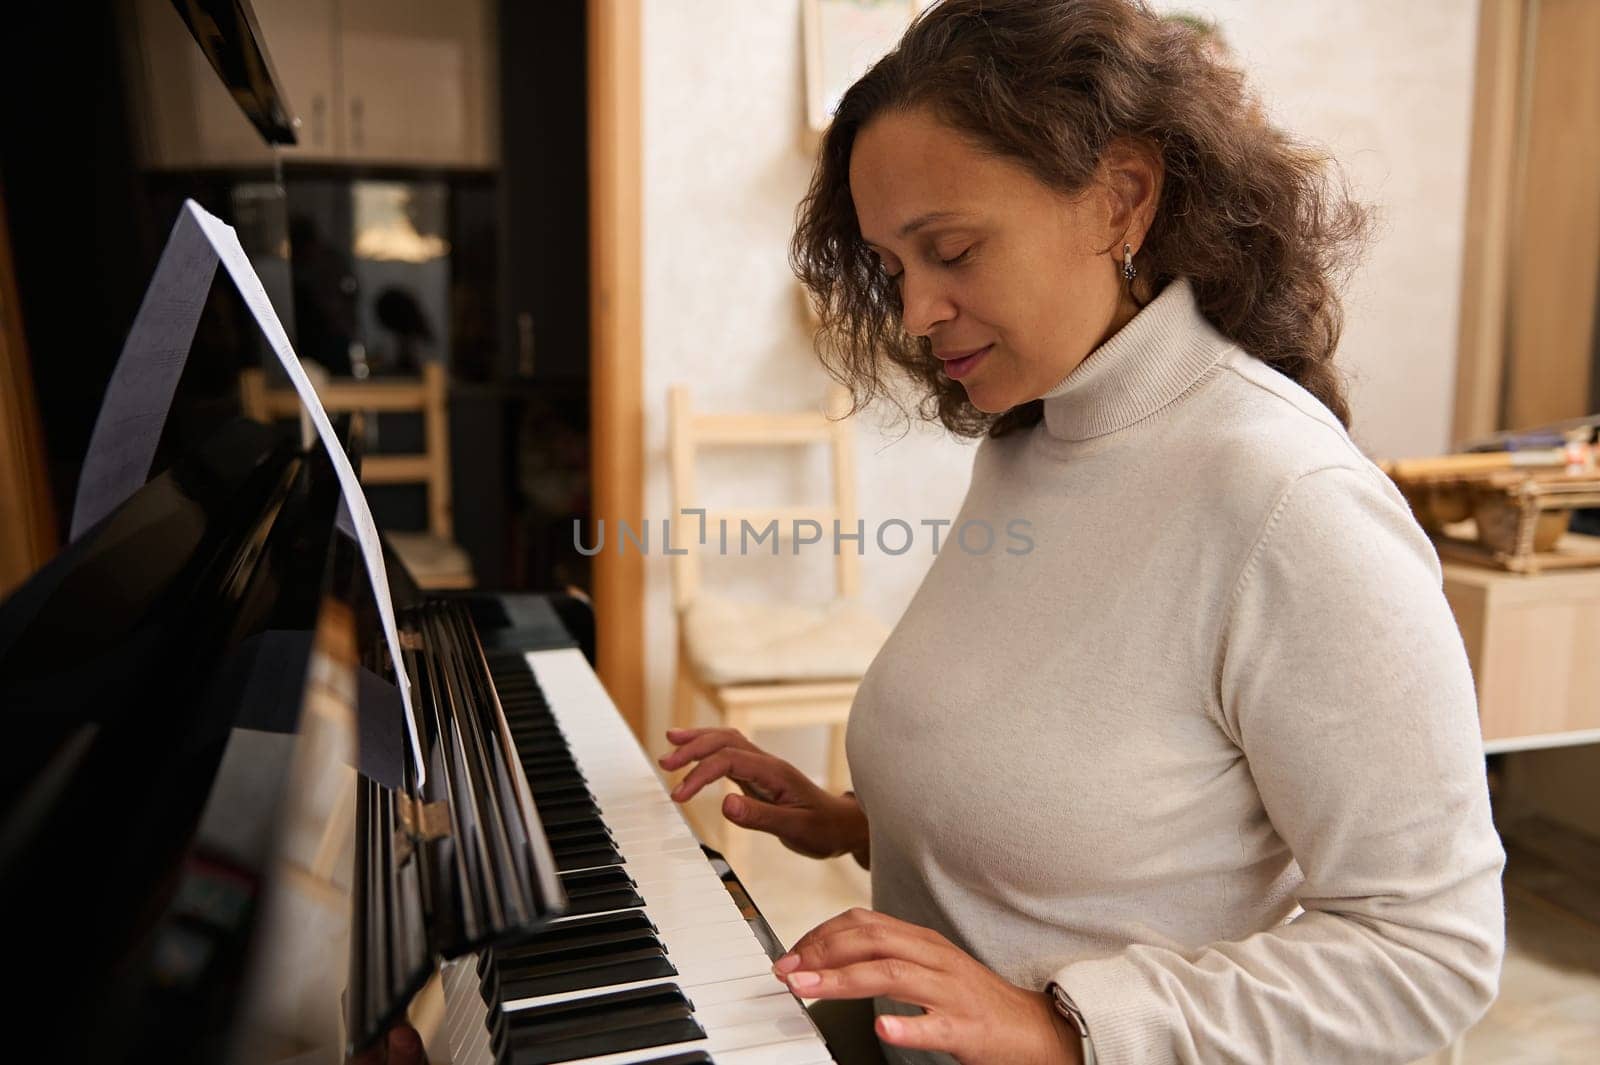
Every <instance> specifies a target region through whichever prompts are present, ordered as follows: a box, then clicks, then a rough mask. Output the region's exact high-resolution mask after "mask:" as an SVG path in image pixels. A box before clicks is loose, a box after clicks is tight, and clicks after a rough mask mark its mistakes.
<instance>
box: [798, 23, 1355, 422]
mask: <svg viewBox="0 0 1600 1065" xmlns="http://www.w3.org/2000/svg"><path fill="white" fill-rule="evenodd" d="M914 108H927V109H929V110H930V111H931V112H932V113H933V114H934V115H936V116H937V117H938V118H939V119H940V120H941V121H942V122H944V123H945V124H947V125H948V126H950V127H951V128H952V129H954V130H956V131H958V132H960V133H962V134H965V135H966V136H968V137H969V138H971V139H972V140H973V141H974V142H976V143H977V144H978V145H980V146H982V147H983V148H984V149H985V150H987V151H992V152H995V153H997V154H999V155H1000V156H1002V157H1005V158H1009V159H1012V160H1015V161H1017V162H1019V163H1020V164H1022V165H1023V166H1025V167H1026V168H1027V169H1028V170H1029V172H1030V173H1032V174H1033V175H1034V176H1035V177H1036V178H1038V179H1039V180H1040V181H1042V182H1044V183H1045V184H1047V185H1049V186H1050V187H1052V188H1055V189H1057V190H1060V191H1062V192H1064V193H1067V194H1076V193H1078V192H1080V191H1082V190H1083V189H1084V188H1086V187H1087V186H1088V184H1089V183H1090V182H1091V181H1092V180H1094V177H1095V174H1096V168H1097V165H1098V163H1099V161H1100V158H1101V154H1102V152H1104V151H1105V149H1106V148H1107V147H1108V146H1109V145H1110V144H1111V143H1112V142H1113V141H1114V140H1117V139H1120V138H1132V139H1136V140H1140V141H1143V142H1144V143H1146V144H1148V145H1150V146H1152V147H1153V148H1154V150H1155V151H1156V152H1158V153H1159V157H1160V159H1161V162H1162V164H1163V166H1164V168H1165V177H1164V180H1163V182H1162V186H1161V194H1160V199H1159V201H1158V203H1157V206H1156V211H1155V217H1154V220H1153V221H1152V223H1151V227H1150V231H1149V233H1148V234H1147V236H1146V238H1145V242H1144V245H1143V247H1141V248H1140V250H1139V253H1138V257H1137V259H1136V265H1137V267H1138V271H1139V276H1140V286H1139V289H1140V290H1142V291H1140V290H1136V295H1137V296H1141V297H1142V300H1143V301H1147V300H1148V299H1149V298H1152V297H1153V296H1154V294H1155V293H1158V292H1159V291H1160V290H1161V289H1162V288H1163V287H1165V285H1166V283H1167V282H1168V281H1170V280H1172V279H1173V278H1177V277H1187V278H1189V279H1190V281H1191V283H1192V285H1193V288H1194V293H1195V297H1196V299H1197V301H1198V303H1199V307H1200V311H1201V313H1202V314H1204V315H1205V317H1206V318H1207V320H1209V321H1210V322H1211V324H1212V325H1213V326H1215V327H1216V328H1217V330H1218V331H1219V332H1220V333H1222V334H1223V335H1224V336H1226V337H1227V338H1228V339H1229V340H1231V341H1233V342H1234V343H1235V344H1237V345H1238V346H1239V347H1240V348H1241V349H1243V350H1244V351H1247V352H1249V353H1250V354H1252V355H1254V356H1255V357H1256V358H1258V359H1260V360H1261V361H1263V362H1265V363H1267V364H1268V365H1269V366H1271V367H1273V368H1274V369H1276V370H1278V371H1279V372H1281V373H1283V374H1284V375H1285V376H1287V377H1289V378H1291V379H1292V380H1294V381H1297V382H1298V383H1299V384H1300V385H1301V386H1302V387H1304V388H1305V389H1306V390H1307V391H1309V392H1310V393H1311V394H1312V395H1314V396H1316V397H1317V399H1319V400H1321V401H1322V403H1323V404H1324V405H1326V406H1327V408H1328V409H1329V410H1330V411H1332V412H1333V413H1334V415H1336V416H1337V417H1338V419H1339V421H1340V422H1341V423H1343V424H1344V425H1346V426H1348V425H1349V423H1350V411H1349V404H1348V402H1347V401H1346V398H1345V390H1344V382H1343V379H1342V377H1341V375H1340V374H1339V373H1338V371H1337V370H1336V369H1335V367H1334V365H1333V353H1334V347H1335V345H1336V344H1337V342H1338V339H1339V331H1340V327H1341V323H1342V313H1341V309H1340V305H1339V296H1338V287H1339V283H1340V282H1341V281H1342V280H1343V276H1344V273H1345V271H1346V269H1347V268H1348V267H1349V266H1351V265H1352V264H1353V263H1354V261H1355V259H1356V256H1357V253H1358V251H1359V249H1360V247H1361V246H1362V244H1363V242H1364V238H1365V236H1366V234H1367V230H1368V222H1369V215H1368V210H1367V208H1366V207H1364V206H1363V205H1361V204H1358V203H1356V202H1354V201H1352V200H1351V198H1350V197H1349V195H1348V193H1347V190H1346V188H1345V186H1344V183H1343V181H1342V180H1339V178H1338V172H1337V170H1336V168H1334V167H1333V166H1332V165H1331V161H1330V159H1329V158H1328V157H1327V156H1326V155H1325V154H1323V153H1321V152H1318V151H1315V150H1312V149H1310V148H1308V147H1306V146H1305V145H1303V144H1300V143H1297V142H1296V141H1294V140H1293V139H1291V138H1290V137H1289V136H1287V135H1286V134H1285V133H1284V132H1283V131H1281V130H1279V129H1277V128H1275V127H1273V126H1272V125H1271V124H1270V123H1268V122H1267V121H1266V120H1265V118H1264V117H1263V116H1262V114H1261V111H1260V108H1259V107H1258V106H1257V104H1256V102H1255V100H1254V99H1253V98H1252V97H1251V96H1250V95H1249V94H1248V92H1247V90H1246V87H1245V83H1244V78H1243V77H1242V75H1241V74H1240V73H1239V72H1238V71H1236V70H1233V69H1231V68H1230V67H1228V66H1226V65H1224V64H1222V63H1219V62H1218V61H1217V60H1216V59H1214V58H1213V57H1212V54H1211V53H1209V52H1208V50H1207V48H1206V46H1205V42H1204V41H1203V40H1202V36H1201V34H1199V33H1198V32H1197V31H1196V30H1195V29H1194V28H1193V27H1192V26H1190V25H1187V24H1186V23H1184V22H1183V21H1182V20H1177V19H1171V18H1162V17H1161V16H1159V15H1157V14H1155V13H1154V12H1153V11H1151V10H1150V8H1149V7H1147V6H1146V5H1145V4H1144V3H1143V2H1142V0H944V2H943V3H940V4H939V5H937V6H936V7H933V8H930V9H929V10H928V11H926V12H924V13H923V14H922V16H921V17H919V18H918V19H917V21H916V22H915V23H913V25H912V26H911V28H910V29H909V30H907V31H906V34H905V36H904V37H903V38H901V40H900V43H899V45H898V46H897V47H896V48H895V50H894V51H893V52H891V53H889V54H888V55H887V56H885V57H884V58H883V59H881V60H880V61H879V62H878V63H877V64H876V65H875V66H873V67H872V69H871V70H869V71H868V72H867V73H866V74H865V75H863V76H862V77H861V79H860V80H859V81H857V82H856V83H855V85H853V86H852V87H851V88H850V90H849V91H848V92H847V93H845V95H844V98H843V99H842V100H841V101H840V104H839V108H838V110H837V112H836V113H835V114H834V117H833V121H832V124H831V125H830V126H829V127H828V131H827V133H826V134H825V135H824V137H823V140H822V146H821V153H820V157H819V159H818V161H817V166H816V169H815V171H814V173H813V174H812V178H811V186H810V189H809V190H808V192H807V193H806V196H805V199H804V200H802V201H801V203H800V206H799V209H798V212H797V220H796V227H795V232H794V237H793V240H792V243H791V245H790V263H791V265H792V266H793V268H794V271H795V274H796V275H797V276H798V277H799V278H800V280H801V281H802V282H803V283H804V284H805V286H806V288H807V289H808V290H809V292H810V294H811V297H812V302H813V304H814V306H815V307H816V308H817V311H818V313H819V314H820V316H821V319H822V327H821V329H820V330H819V331H818V334H817V339H818V354H819V356H820V357H821V358H822V361H823V364H824V366H825V367H826V368H827V369H828V371H829V373H830V374H832V375H833V376H834V377H835V378H837V379H838V380H839V381H840V382H841V383H843V384H845V385H847V386H849V387H850V389H851V392H852V394H853V395H854V397H855V400H856V403H857V406H860V405H863V404H865V403H866V402H868V401H870V400H871V399H872V398H873V397H874V396H876V395H880V394H883V395H892V394H891V393H890V392H889V390H888V389H887V388H886V387H885V375H884V371H885V370H886V369H887V368H891V367H894V368H898V369H899V370H901V371H903V372H905V373H906V374H908V375H909V376H910V377H911V378H912V380H913V381H914V382H917V383H918V384H920V385H921V386H922V389H923V390H924V392H923V395H922V398H921V400H920V402H919V403H918V408H917V413H918V415H919V416H920V417H921V418H923V419H925V420H928V421H934V420H937V421H939V422H941V423H942V424H943V425H944V426H945V427H946V428H947V429H949V430H950V431H951V432H952V433H955V434H957V435H960V436H967V437H976V436H983V435H985V434H988V435H990V436H1001V435H1003V434H1005V433H1007V432H1009V431H1011V430H1013V429H1017V428H1021V427H1025V426H1031V425H1035V424H1037V423H1038V422H1039V420H1040V419H1041V417H1042V416H1043V404H1042V403H1041V402H1040V401H1039V400H1033V401H1032V402H1029V403H1024V404H1022V405H1020V406H1018V407H1014V408H1012V409H1011V410H1009V411H1006V412H1004V413H1002V414H990V413H985V412H984V411H980V410H979V409H978V408H976V407H974V406H973V405H972V404H971V403H970V402H969V401H968V400H967V396H966V391H965V389H964V388H963V387H962V386H961V385H960V384H959V383H957V382H955V381H952V380H950V379H949V378H948V377H947V376H945V375H944V374H943V373H941V372H940V363H939V361H938V359H936V358H934V356H933V352H932V349H931V347H930V345H929V343H928V341H927V340H926V338H920V337H913V336H910V335H908V334H907V333H905V332H904V330H903V329H902V328H901V325H900V314H901V308H900V296H899V291H898V286H897V284H896V283H895V282H893V281H891V280H890V279H889V277H888V275H887V274H886V272H885V271H884V269H883V268H882V266H881V265H880V264H879V262H878V259H877V256H876V255H874V254H873V252H872V251H871V250H870V249H869V248H868V247H867V245H866V243H865V242H864V241H863V240H862V237H861V231H860V229H859V227H858V225H857V221H856V212H855V205H854V203H853V201H852V199H851V195H850V153H851V148H852V146H853V145H854V143H855V139H856V135H857V134H858V133H859V132H860V131H861V130H862V129H863V128H864V127H865V126H866V125H867V123H869V122H870V121H871V120H872V119H873V118H874V117H875V116H877V115H879V114H882V113H884V112H886V111H889V110H893V109H899V110H909V109H914Z"/></svg>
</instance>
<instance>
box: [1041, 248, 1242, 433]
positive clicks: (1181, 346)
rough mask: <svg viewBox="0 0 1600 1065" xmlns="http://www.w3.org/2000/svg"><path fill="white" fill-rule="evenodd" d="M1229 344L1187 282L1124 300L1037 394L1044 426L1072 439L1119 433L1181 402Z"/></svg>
mask: <svg viewBox="0 0 1600 1065" xmlns="http://www.w3.org/2000/svg"><path fill="white" fill-rule="evenodd" d="M1227 347H1228V341H1227V339H1226V338H1224V337H1223V336H1221V335H1220V334H1218V333H1217V331H1216V330H1215V329H1214V328H1213V327H1212V326H1211V324H1210V323H1209V322H1207V321H1206V319H1205V317H1204V316H1203V315H1202V314H1201V313H1200V309H1199V307H1198V306H1197V305H1196V304H1195V298H1194V291H1193V289H1192V288H1191V287H1190V285H1189V282H1188V281H1187V280H1185V279H1183V278H1179V279H1177V280H1175V281H1173V282H1172V283H1170V284H1169V285H1167V287H1166V288H1165V289H1163V290H1162V291H1161V293H1160V294H1159V295H1157V296H1156V297H1155V298H1154V299H1152V300H1151V301H1150V302H1149V304H1147V305H1146V306H1144V307H1142V308H1139V307H1136V306H1135V304H1134V302H1133V300H1132V298H1131V297H1128V298H1127V300H1126V304H1125V305H1119V307H1118V313H1117V316H1116V318H1115V319H1113V323H1112V328H1111V329H1110V330H1108V335H1107V337H1106V339H1105V341H1104V342H1103V343H1101V344H1100V345H1099V346H1098V347H1096V348H1095V349H1094V350H1093V351H1091V352H1090V353H1089V356H1088V357H1087V358H1085V359H1084V360H1083V362H1081V363H1079V364H1078V366H1077V368H1076V369H1074V370H1073V371H1072V372H1071V373H1069V374H1068V375H1067V376H1066V378H1065V379H1064V380H1063V381H1062V382H1061V383H1060V384H1058V385H1056V387H1054V388H1052V389H1051V390H1050V391H1048V392H1046V393H1045V394H1044V396H1043V397H1042V398H1043V399H1044V420H1045V429H1046V431H1047V432H1048V433H1049V434H1050V435H1051V436H1054V437H1057V438H1058V439H1062V440H1074V441H1075V440H1088V439H1091V438H1093V437H1097V436H1104V435H1106V434H1108V433H1114V432H1117V431H1118V430H1120V429H1125V428H1127V427H1128V426H1130V425H1133V424H1134V423H1136V422H1139V421H1142V420H1143V419H1144V418H1146V417H1148V416H1149V415H1151V414H1153V413H1155V412H1156V411H1158V410H1160V409H1161V408H1163V407H1165V406H1167V405H1168V404H1169V403H1172V402H1174V401H1175V400H1177V399H1178V398H1180V397H1181V396H1182V395H1183V394H1184V393H1185V392H1187V391H1188V390H1189V388H1190V386H1191V385H1193V384H1194V383H1195V382H1196V381H1198V380H1199V379H1200V378H1201V377H1203V376H1204V375H1205V374H1206V373H1207V372H1208V371H1209V370H1210V369H1211V367H1212V366H1214V365H1215V364H1216V362H1217V360H1218V359H1219V358H1221V356H1222V352H1223V351H1224V350H1226V348H1227Z"/></svg>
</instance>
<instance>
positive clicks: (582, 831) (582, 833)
mask: <svg viewBox="0 0 1600 1065" xmlns="http://www.w3.org/2000/svg"><path fill="white" fill-rule="evenodd" d="M545 838H546V839H548V840H549V841H550V844H551V846H555V845H556V844H558V843H576V842H579V841H582V840H587V841H589V842H592V843H605V844H609V845H610V846H613V847H614V846H616V845H617V839H616V837H615V836H613V835H612V834H611V830H610V829H609V828H607V827H606V826H605V825H604V824H600V823H595V824H586V823H584V822H582V821H575V822H572V823H571V824H566V825H561V826H559V827H558V828H556V829H554V830H553V831H550V832H546V833H545Z"/></svg>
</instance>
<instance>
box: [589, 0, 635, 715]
mask: <svg viewBox="0 0 1600 1065" xmlns="http://www.w3.org/2000/svg"><path fill="white" fill-rule="evenodd" d="M587 3H588V8H587V16H588V21H587V37H588V41H587V47H588V61H589V67H588V117H589V212H590V214H589V250H590V266H589V270H590V288H589V291H590V297H589V320H590V327H589V328H590V355H589V389H590V392H589V410H590V421H589V426H590V428H589V443H590V449H589V453H590V456H591V465H590V477H591V479H592V482H591V483H592V486H593V492H592V494H591V497H592V500H593V504H592V515H591V516H592V518H594V519H603V520H605V522H606V523H607V524H608V525H611V526H613V528H614V527H615V525H616V523H617V522H618V521H627V522H628V523H629V525H630V526H631V527H633V528H641V527H642V525H641V522H642V520H643V518H644V455H645V449H644V424H645V423H644V402H643V391H644V350H643V348H644V330H643V320H644V303H643V292H642V287H643V276H644V255H643V249H644V219H643V163H644V159H643V155H644V152H643V145H644V128H643V115H642V108H643V93H642V86H641V84H640V82H641V77H642V62H643V53H642V51H641V47H640V41H641V36H642V33H641V30H642V27H641V23H642V21H643V12H642V10H641V8H640V0H587ZM613 539H616V537H615V536H613ZM593 564H594V611H595V644H596V657H597V662H596V667H597V672H598V673H599V675H600V681H601V683H603V684H604V685H605V687H606V690H607V691H608V692H609V693H610V695H611V698H612V700H613V701H614V702H615V703H616V704H617V707H618V709H620V710H621V711H622V716H623V718H624V720H626V721H627V722H628V725H629V727H631V728H632V729H633V732H634V735H636V736H639V737H641V738H642V737H643V735H644V725H645V681H644V665H645V647H644V632H645V629H644V603H645V566H644V557H643V555H641V554H640V553H639V552H637V551H632V552H628V553H627V554H619V553H617V552H614V551H612V552H606V551H601V552H600V553H599V554H597V555H595V557H594V563H593Z"/></svg>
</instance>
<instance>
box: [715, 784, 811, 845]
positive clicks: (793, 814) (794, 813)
mask: <svg viewBox="0 0 1600 1065" xmlns="http://www.w3.org/2000/svg"><path fill="white" fill-rule="evenodd" d="M722 816H723V817H726V818H727V819H728V820H729V821H732V822H733V823H734V824H736V825H738V826H739V827H740V828H748V829H752V830H753V831H756V832H770V833H771V834H772V835H774V836H778V837H779V838H782V839H795V838H797V837H799V836H801V835H802V834H804V832H805V830H806V829H807V828H808V827H809V825H808V824H807V822H808V821H810V819H811V818H812V816H813V814H812V813H811V811H809V810H797V809H794V808H792V807H787V806H777V805H774V804H773V803H770V802H762V801H761V800H760V799H755V798H751V797H750V796H748V795H727V796H724V797H723V800H722Z"/></svg>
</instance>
